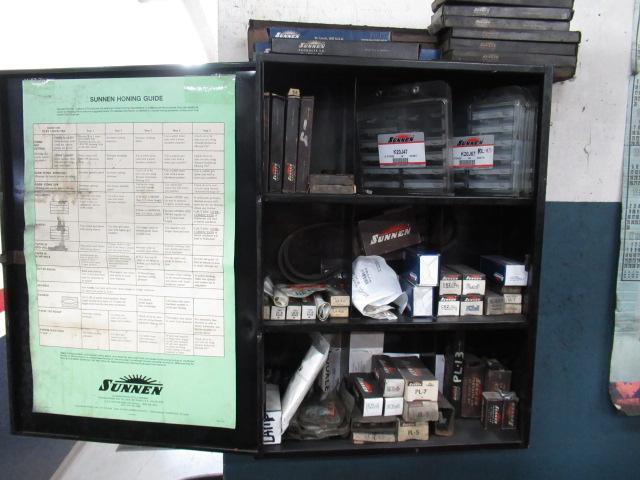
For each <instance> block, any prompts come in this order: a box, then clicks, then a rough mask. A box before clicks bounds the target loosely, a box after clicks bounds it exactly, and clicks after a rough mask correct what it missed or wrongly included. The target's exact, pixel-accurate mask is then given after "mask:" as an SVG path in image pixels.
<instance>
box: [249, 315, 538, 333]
mask: <svg viewBox="0 0 640 480" xmlns="http://www.w3.org/2000/svg"><path fill="white" fill-rule="evenodd" d="M527 325H528V323H527V317H526V316H525V315H483V316H474V315H469V316H464V317H440V318H434V317H416V318H412V317H406V316H401V317H400V318H399V319H398V320H376V319H375V318H365V317H351V318H330V319H329V320H327V321H326V322H320V321H318V320H310V321H304V320H301V321H294V320H265V321H263V322H262V330H263V331H264V332H267V333H277V332H294V333H295V332H298V333H304V332H323V333H325V332H326V333H334V332H353V331H385V332H396V331H412V332H415V331H459V330H509V329H511V330H517V329H525V328H526V327H527Z"/></svg>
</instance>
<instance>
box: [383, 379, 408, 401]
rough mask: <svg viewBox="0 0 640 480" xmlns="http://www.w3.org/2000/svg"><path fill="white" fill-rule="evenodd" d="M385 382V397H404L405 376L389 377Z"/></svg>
mask: <svg viewBox="0 0 640 480" xmlns="http://www.w3.org/2000/svg"><path fill="white" fill-rule="evenodd" d="M383 383H384V384H383V389H384V393H383V396H384V397H389V398H391V397H393V398H397V397H400V398H402V395H403V394H404V379H403V378H387V379H385V381H384V382H383Z"/></svg>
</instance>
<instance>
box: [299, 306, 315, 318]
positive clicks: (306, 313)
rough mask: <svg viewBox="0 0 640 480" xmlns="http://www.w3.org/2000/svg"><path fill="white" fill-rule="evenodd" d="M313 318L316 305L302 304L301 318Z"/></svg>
mask: <svg viewBox="0 0 640 480" xmlns="http://www.w3.org/2000/svg"><path fill="white" fill-rule="evenodd" d="M315 319H316V306H315V305H302V320H315Z"/></svg>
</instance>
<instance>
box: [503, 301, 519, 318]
mask: <svg viewBox="0 0 640 480" xmlns="http://www.w3.org/2000/svg"><path fill="white" fill-rule="evenodd" d="M504 313H505V314H506V315H513V314H515V315H520V314H521V313H522V304H519V303H505V304H504Z"/></svg>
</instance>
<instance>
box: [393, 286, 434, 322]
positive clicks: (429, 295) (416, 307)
mask: <svg viewBox="0 0 640 480" xmlns="http://www.w3.org/2000/svg"><path fill="white" fill-rule="evenodd" d="M400 284H401V286H402V291H404V292H405V293H406V294H407V299H408V303H407V307H408V308H409V312H410V313H411V316H412V317H432V316H433V300H434V298H433V297H434V290H435V289H434V288H433V287H422V286H419V285H415V284H414V283H413V282H411V280H409V279H407V278H401V279H400Z"/></svg>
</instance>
